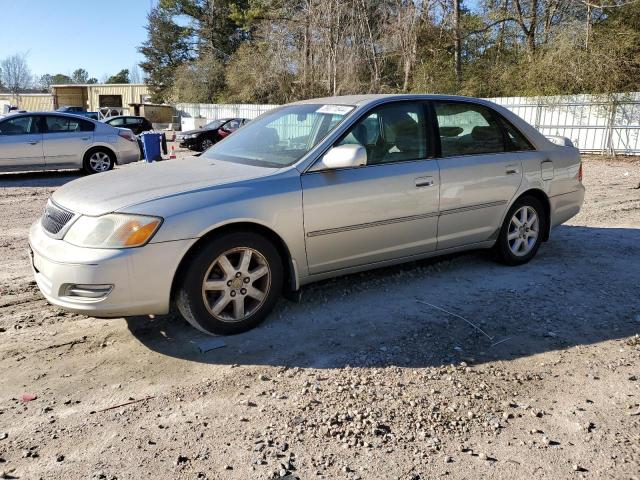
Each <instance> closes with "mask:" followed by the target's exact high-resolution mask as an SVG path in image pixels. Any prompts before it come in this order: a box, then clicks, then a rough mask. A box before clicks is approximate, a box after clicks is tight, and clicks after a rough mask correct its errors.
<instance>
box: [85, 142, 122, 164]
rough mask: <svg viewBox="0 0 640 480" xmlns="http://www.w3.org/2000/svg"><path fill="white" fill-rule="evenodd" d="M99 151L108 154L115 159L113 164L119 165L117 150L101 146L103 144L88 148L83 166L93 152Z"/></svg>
mask: <svg viewBox="0 0 640 480" xmlns="http://www.w3.org/2000/svg"><path fill="white" fill-rule="evenodd" d="M98 151H103V152H106V153H107V154H108V155H109V156H110V157H111V158H112V159H113V163H115V164H116V165H117V164H118V156H117V155H116V152H115V150H114V149H113V148H111V147H109V146H107V145H101V144H98V145H91V146H90V147H89V148H87V149H86V150H85V151H84V155H82V164H83V165H84V162H86V161H87V159H88V158H89V155H91V154H92V153H93V152H98Z"/></svg>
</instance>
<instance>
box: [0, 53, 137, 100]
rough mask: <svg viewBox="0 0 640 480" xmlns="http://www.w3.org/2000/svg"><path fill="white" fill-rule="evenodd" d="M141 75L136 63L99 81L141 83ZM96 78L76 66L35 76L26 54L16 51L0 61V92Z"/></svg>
mask: <svg viewBox="0 0 640 480" xmlns="http://www.w3.org/2000/svg"><path fill="white" fill-rule="evenodd" d="M141 82H142V75H141V73H140V70H139V68H138V66H137V65H134V66H133V67H132V68H131V70H129V69H126V68H125V69H122V70H120V71H119V72H118V73H116V74H115V75H104V76H103V79H102V82H101V83H141ZM96 83H98V79H97V78H95V77H90V76H89V73H88V72H87V71H86V70H85V69H84V68H77V69H75V70H74V71H73V72H72V73H71V74H68V75H67V74H64V73H56V74H54V75H51V74H48V73H47V74H44V75H41V76H35V75H33V74H32V73H31V69H30V68H29V64H28V61H27V55H26V54H24V53H16V54H13V55H9V56H8V57H6V58H4V59H2V60H1V61H0V93H1V92H9V93H13V94H19V93H37V92H47V91H49V89H50V87H51V86H52V85H69V84H79V85H86V84H89V85H91V84H96Z"/></svg>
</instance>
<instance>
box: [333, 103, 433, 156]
mask: <svg viewBox="0 0 640 480" xmlns="http://www.w3.org/2000/svg"><path fill="white" fill-rule="evenodd" d="M426 140H427V139H426V126H425V116H424V109H423V107H422V104H420V103H397V104H391V105H384V106H382V107H379V108H376V109H375V110H373V111H372V112H370V113H369V114H368V115H367V116H365V117H364V118H363V119H361V120H359V121H358V122H357V123H356V124H355V125H354V126H353V127H351V129H350V130H349V132H348V133H347V134H346V135H345V136H344V137H343V139H342V140H341V141H340V142H338V145H362V146H363V147H364V148H365V149H366V150H367V165H375V164H379V163H392V162H403V161H408V160H420V159H423V158H426V157H427V141H426Z"/></svg>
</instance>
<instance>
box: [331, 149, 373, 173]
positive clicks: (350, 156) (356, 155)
mask: <svg viewBox="0 0 640 480" xmlns="http://www.w3.org/2000/svg"><path fill="white" fill-rule="evenodd" d="M320 163H321V167H323V168H324V169H326V170H333V169H336V168H351V167H362V166H364V165H366V164H367V150H366V149H365V148H364V147H363V146H362V145H339V146H337V147H333V148H332V149H331V150H329V151H328V152H327V153H325V155H324V157H322V161H321V162H320ZM321 169H322V168H321Z"/></svg>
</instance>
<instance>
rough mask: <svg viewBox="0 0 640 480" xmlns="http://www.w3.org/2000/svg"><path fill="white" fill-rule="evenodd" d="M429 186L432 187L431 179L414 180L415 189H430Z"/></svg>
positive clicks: (419, 178)
mask: <svg viewBox="0 0 640 480" xmlns="http://www.w3.org/2000/svg"><path fill="white" fill-rule="evenodd" d="M431 186H433V177H418V178H416V187H431Z"/></svg>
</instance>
